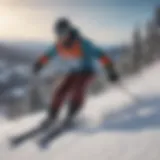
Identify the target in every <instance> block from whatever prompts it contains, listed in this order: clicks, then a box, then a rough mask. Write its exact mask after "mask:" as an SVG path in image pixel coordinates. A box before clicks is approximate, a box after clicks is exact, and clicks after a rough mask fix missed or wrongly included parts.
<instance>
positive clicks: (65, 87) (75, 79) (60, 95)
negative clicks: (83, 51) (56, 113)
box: [52, 73, 93, 108]
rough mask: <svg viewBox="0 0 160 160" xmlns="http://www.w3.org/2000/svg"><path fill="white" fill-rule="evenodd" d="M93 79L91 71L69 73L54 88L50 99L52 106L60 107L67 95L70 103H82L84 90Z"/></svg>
mask: <svg viewBox="0 0 160 160" xmlns="http://www.w3.org/2000/svg"><path fill="white" fill-rule="evenodd" d="M92 79H93V73H71V74H70V75H68V76H67V77H65V79H64V80H63V82H62V83H61V84H60V86H59V87H58V88H57V89H56V91H55V94H54V96H53V100H52V107H53V108H60V107H61V106H62V103H63V102H64V101H65V99H66V97H69V98H70V99H69V100H70V102H71V103H76V104H77V105H78V106H81V105H83V103H84V99H85V91H86V89H87V88H88V85H89V82H90V81H91V80H92Z"/></svg>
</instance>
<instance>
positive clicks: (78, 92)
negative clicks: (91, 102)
mask: <svg viewBox="0 0 160 160" xmlns="http://www.w3.org/2000/svg"><path fill="white" fill-rule="evenodd" d="M92 79H93V73H79V74H77V76H76V80H75V81H76V82H75V83H74V86H73V88H72V92H71V101H70V106H69V110H68V118H69V119H72V118H73V117H74V116H76V115H77V113H78V112H79V111H80V110H81V108H82V106H83V104H84V100H85V95H86V94H85V92H86V89H87V88H88V86H89V84H90V83H89V82H90V81H91V80H92Z"/></svg>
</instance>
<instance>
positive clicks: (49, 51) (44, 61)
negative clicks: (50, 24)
mask: <svg viewBox="0 0 160 160" xmlns="http://www.w3.org/2000/svg"><path fill="white" fill-rule="evenodd" d="M55 55H56V48H55V46H52V47H50V48H49V49H47V50H46V51H45V53H44V54H43V55H42V56H40V57H39V59H38V63H39V64H41V65H45V64H47V63H48V62H49V60H50V59H52V58H53V57H54V56H55Z"/></svg>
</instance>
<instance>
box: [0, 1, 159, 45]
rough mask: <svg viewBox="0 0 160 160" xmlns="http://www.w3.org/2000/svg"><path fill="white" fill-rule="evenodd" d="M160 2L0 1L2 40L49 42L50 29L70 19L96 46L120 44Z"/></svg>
mask: <svg viewBox="0 0 160 160" xmlns="http://www.w3.org/2000/svg"><path fill="white" fill-rule="evenodd" d="M157 4H158V0H141V1H139V0H88V1H87V0H59V1H58V2H57V1H56V0H23V1H22V0H0V18H1V22H0V37H1V39H12V40H14V39H16V40H21V39H22V40H37V41H49V40H52V38H53V39H54V35H53V36H52V34H51V26H52V24H53V23H54V22H55V20H56V19H57V18H58V17H61V16H67V17H69V18H70V19H71V20H72V21H73V23H74V24H75V25H76V26H78V27H79V28H80V29H81V32H82V33H83V34H85V35H87V36H88V37H89V38H92V39H93V40H94V41H96V42H97V43H103V44H115V43H116V44H117V43H122V42H127V41H129V40H130V39H131V38H130V37H131V33H132V30H133V28H134V27H135V26H141V27H143V26H144V25H145V23H146V21H147V20H149V19H150V18H151V17H152V15H153V11H154V8H155V6H156V5H157Z"/></svg>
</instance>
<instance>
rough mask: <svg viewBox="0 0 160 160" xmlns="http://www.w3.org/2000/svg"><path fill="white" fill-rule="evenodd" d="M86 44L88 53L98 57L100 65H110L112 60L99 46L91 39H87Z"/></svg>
mask: <svg viewBox="0 0 160 160" xmlns="http://www.w3.org/2000/svg"><path fill="white" fill-rule="evenodd" d="M86 46H87V48H88V53H89V54H90V56H92V57H94V58H96V59H98V60H99V61H100V63H101V64H102V65H104V66H105V67H107V66H110V65H112V60H111V59H110V58H109V57H108V56H107V53H106V52H105V51H103V50H102V49H101V48H99V47H97V46H96V45H95V44H93V43H92V42H91V41H87V43H86Z"/></svg>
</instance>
